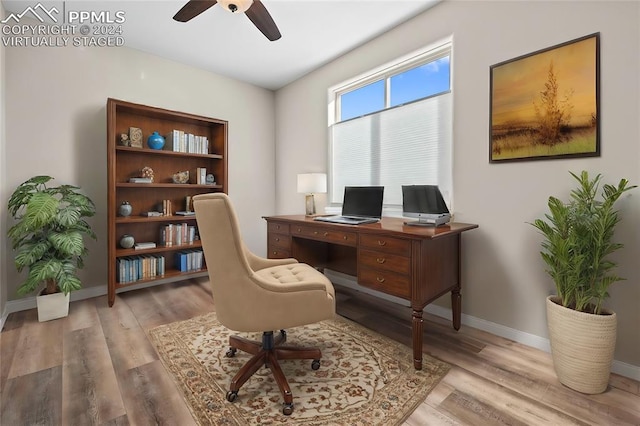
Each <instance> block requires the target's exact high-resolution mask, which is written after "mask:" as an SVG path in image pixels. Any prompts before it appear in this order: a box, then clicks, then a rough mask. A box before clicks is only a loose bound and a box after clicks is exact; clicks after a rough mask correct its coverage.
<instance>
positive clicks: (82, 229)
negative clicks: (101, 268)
mask: <svg viewBox="0 0 640 426" xmlns="http://www.w3.org/2000/svg"><path fill="white" fill-rule="evenodd" d="M52 179H53V178H52V177H50V176H35V177H33V178H31V179H29V180H27V181H25V182H23V183H22V184H20V185H19V186H18V187H17V188H16V190H15V191H14V192H13V194H12V195H11V197H10V198H9V204H8V208H9V213H10V214H11V216H12V217H13V218H14V219H15V220H16V223H15V224H14V225H13V226H11V228H9V231H8V232H7V235H8V237H9V238H10V239H11V241H12V247H13V250H14V251H15V252H16V256H15V265H16V268H17V269H18V272H22V270H23V269H25V268H27V269H28V270H29V272H28V275H27V278H26V279H25V280H24V281H23V282H22V283H21V284H20V286H19V287H18V294H27V293H31V292H35V291H37V290H38V289H39V288H40V286H41V285H42V284H43V283H44V284H45V286H44V289H43V290H42V291H41V292H40V294H39V295H38V297H37V306H38V320H39V321H47V320H50V319H55V318H60V317H63V316H66V315H67V314H68V312H69V292H71V291H73V290H77V289H79V288H80V287H81V282H80V279H79V278H78V277H77V275H76V272H77V269H80V268H82V267H83V266H84V263H83V257H84V256H85V255H86V254H87V252H88V251H87V248H86V246H85V241H84V237H85V236H88V237H91V238H93V239H96V235H95V233H94V232H93V230H92V229H91V226H90V225H89V224H88V223H87V222H86V221H85V218H87V217H91V216H93V215H94V214H95V211H96V210H95V205H94V203H93V201H91V199H90V198H89V197H87V196H86V195H83V194H81V193H80V192H79V189H80V188H78V187H76V186H72V185H60V186H47V183H48V182H49V181H51V180H52ZM50 303H53V307H52V306H50ZM58 305H60V306H59V307H58Z"/></svg>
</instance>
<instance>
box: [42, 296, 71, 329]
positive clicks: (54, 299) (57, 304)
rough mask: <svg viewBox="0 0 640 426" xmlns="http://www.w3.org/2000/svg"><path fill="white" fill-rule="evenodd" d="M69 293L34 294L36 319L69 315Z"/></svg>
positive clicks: (49, 318) (44, 319) (43, 319)
mask: <svg viewBox="0 0 640 426" xmlns="http://www.w3.org/2000/svg"><path fill="white" fill-rule="evenodd" d="M70 295H71V293H67V294H66V295H65V294H64V293H55V294H45V295H38V296H36V304H37V306H38V321H40V322H43V321H49V320H53V319H56V318H63V317H66V316H67V315H69V296H70Z"/></svg>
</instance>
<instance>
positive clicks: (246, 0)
mask: <svg viewBox="0 0 640 426" xmlns="http://www.w3.org/2000/svg"><path fill="white" fill-rule="evenodd" d="M214 3H215V2H214ZM218 3H220V6H222V8H223V9H224V10H227V11H229V12H232V13H243V12H246V10H247V9H249V8H250V7H251V5H252V4H253V0H219V1H218Z"/></svg>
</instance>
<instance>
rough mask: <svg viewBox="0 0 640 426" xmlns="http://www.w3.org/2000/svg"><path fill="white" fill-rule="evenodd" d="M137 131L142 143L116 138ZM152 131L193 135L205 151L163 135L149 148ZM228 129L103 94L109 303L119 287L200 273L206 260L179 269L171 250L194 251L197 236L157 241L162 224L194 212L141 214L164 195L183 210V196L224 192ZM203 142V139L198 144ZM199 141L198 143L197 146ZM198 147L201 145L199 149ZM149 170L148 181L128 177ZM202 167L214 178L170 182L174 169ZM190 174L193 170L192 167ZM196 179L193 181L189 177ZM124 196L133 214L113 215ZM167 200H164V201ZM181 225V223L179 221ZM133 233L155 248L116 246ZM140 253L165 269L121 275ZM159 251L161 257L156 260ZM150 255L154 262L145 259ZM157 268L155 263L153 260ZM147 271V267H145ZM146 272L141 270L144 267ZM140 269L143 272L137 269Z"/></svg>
mask: <svg viewBox="0 0 640 426" xmlns="http://www.w3.org/2000/svg"><path fill="white" fill-rule="evenodd" d="M132 127H133V128H138V129H140V130H141V131H142V147H132V146H124V145H122V144H120V137H121V135H122V134H129V129H130V128H132ZM153 132H158V133H159V134H161V135H163V136H167V135H176V132H179V133H181V134H187V135H189V134H191V135H196V138H197V139H199V140H200V142H199V143H201V142H202V140H203V139H206V141H207V145H208V150H207V152H208V153H207V154H203V153H189V152H177V151H173V148H174V146H173V143H172V141H170V138H167V141H166V142H165V146H164V147H163V149H150V148H148V147H147V144H146V140H147V138H148V137H149V135H151V134H152V133H153ZM227 134H228V123H227V121H225V120H219V119H215V118H210V117H204V116H199V115H195V114H189V113H185V112H180V111H171V110H167V109H162V108H156V107H151V106H146V105H140V104H135V103H131V102H126V101H121V100H117V99H111V98H110V99H108V100H107V175H108V176H107V198H108V199H107V205H108V212H107V218H108V219H107V220H108V281H107V285H108V302H109V306H113V303H114V302H115V295H116V292H117V291H118V290H120V289H121V288H123V287H129V286H132V285H137V284H141V283H149V282H154V281H158V282H159V283H165V282H173V281H179V280H183V279H185V278H188V277H192V276H197V275H204V273H206V266H203V268H202V269H199V270H197V271H188V272H183V271H180V270H179V268H180V265H178V264H176V262H177V261H176V259H175V258H176V257H178V258H179V257H180V256H179V255H176V253H178V252H182V251H199V250H201V249H202V246H201V244H200V242H199V241H198V240H196V241H195V242H194V243H193V244H174V245H166V246H165V245H161V244H160V234H161V229H163V227H168V225H170V224H173V226H174V227H175V228H177V227H179V226H176V225H180V224H187V226H189V227H193V226H195V224H196V220H195V216H181V215H176V214H173V215H171V214H170V215H166V216H151V217H148V216H142V214H143V213H146V212H148V211H160V210H159V209H158V207H159V206H162V203H163V201H164V200H169V201H170V202H171V206H172V210H173V211H174V212H175V211H179V210H186V209H187V206H186V200H187V198H188V197H193V196H194V195H197V194H202V193H208V192H227V187H228V181H227V176H228V172H227ZM201 145H202V144H201ZM201 145H200V146H201ZM198 151H200V152H204V150H200V149H198ZM145 167H150V168H151V169H152V170H153V183H130V182H129V179H130V178H132V177H140V176H142V169H143V168H145ZM199 168H200V169H206V173H207V174H209V173H211V174H213V175H214V177H215V181H216V183H215V184H206V185H202V184H196V183H186V184H177V183H173V181H172V176H173V174H174V173H177V172H181V171H189V172H190V175H191V176H193V175H192V173H194V172H195V171H196V170H197V169H199ZM194 174H195V173H194ZM194 182H195V181H194ZM124 201H128V202H129V203H130V204H131V206H132V209H133V211H132V214H131V215H130V216H127V217H121V216H118V207H119V206H120V204H122V203H123V202H124ZM167 204H168V203H167ZM183 226H184V225H183ZM125 234H129V235H133V237H134V238H135V240H136V241H137V242H142V241H152V242H155V243H156V244H157V246H156V247H155V248H149V249H143V250H135V249H123V248H121V247H120V244H119V242H120V238H121V237H122V236H123V235H125ZM142 257H144V258H145V260H144V267H145V268H148V266H149V265H150V264H152V265H156V264H162V263H164V273H163V274H162V273H161V271H160V270H157V271H154V272H157V275H156V276H154V277H152V278H148V277H145V278H142V277H141V276H140V277H139V278H138V279H136V280H135V281H133V282H129V281H128V282H122V283H121V282H119V281H123V280H122V278H123V277H122V267H121V265H122V264H123V261H129V260H132V259H133V260H134V261H137V260H140V262H139V263H140V264H142V263H143V262H142V260H141V258H142ZM160 257H163V259H162V261H159V260H158V261H156V260H157V259H159V258H160ZM148 258H154V259H155V260H154V262H153V263H150V262H148V261H147V259H148ZM158 268H160V266H158ZM146 272H148V271H146ZM146 272H145V273H146ZM140 274H141V275H142V273H140Z"/></svg>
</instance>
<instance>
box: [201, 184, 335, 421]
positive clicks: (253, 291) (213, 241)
mask: <svg viewBox="0 0 640 426" xmlns="http://www.w3.org/2000/svg"><path fill="white" fill-rule="evenodd" d="M193 207H194V210H195V212H196V220H197V223H198V232H199V234H200V239H201V240H202V248H203V250H204V257H205V260H206V263H207V269H208V271H209V279H210V282H211V290H212V292H213V300H214V303H215V307H216V313H217V316H218V320H219V321H220V323H221V324H222V325H224V326H225V327H227V328H229V329H231V330H234V331H241V332H262V333H263V334H262V342H256V341H252V340H248V339H245V338H242V337H239V336H231V337H230V338H229V346H230V349H229V350H228V351H227V353H226V355H227V356H228V357H233V356H234V355H235V353H236V351H237V350H238V349H240V350H242V351H244V352H248V353H250V354H252V355H253V357H251V359H250V360H249V361H247V363H246V364H245V365H244V366H243V367H242V368H241V369H240V371H238V373H237V374H236V375H235V377H234V378H233V379H232V380H231V386H230V388H229V391H228V392H227V401H229V402H233V401H235V399H236V398H237V396H238V391H239V390H240V387H241V386H242V385H243V384H244V383H245V382H246V381H247V380H248V379H249V378H250V377H251V376H252V375H253V374H254V373H255V372H256V371H258V370H259V369H260V367H262V366H263V365H264V366H266V367H268V368H269V369H271V373H272V374H273V376H274V378H275V380H276V382H277V383H278V386H279V388H280V391H281V392H282V395H283V397H284V404H283V409H282V412H283V413H284V414H285V415H289V414H291V413H292V412H293V395H292V394H291V389H290V387H289V384H288V383H287V379H286V377H285V376H284V374H283V372H282V369H281V368H280V365H279V363H278V362H279V360H283V359H311V360H313V361H312V363H311V368H312V369H314V370H317V369H318V368H319V367H320V357H321V353H320V349H317V348H301V347H295V346H288V345H287V346H285V345H283V343H284V342H285V341H286V333H285V331H284V329H286V328H291V327H296V326H301V325H305V324H311V323H315V322H318V321H322V320H325V319H330V318H333V316H334V315H335V293H334V289H333V286H332V285H331V282H330V281H329V280H328V279H327V278H326V277H325V276H324V275H323V274H321V273H320V272H318V271H317V270H315V269H314V268H312V267H311V266H309V265H306V264H304V263H298V262H297V261H296V260H295V259H264V258H261V257H258V256H256V255H254V254H253V253H251V252H250V251H249V250H247V249H246V247H245V246H244V244H243V243H242V240H241V238H240V231H239V229H238V222H237V219H236V216H235V213H234V210H233V206H232V205H231V202H230V200H229V197H228V196H227V195H226V194H223V193H214V194H202V195H197V196H195V197H193ZM274 330H280V333H279V334H278V335H277V336H276V337H274V333H273V331H274Z"/></svg>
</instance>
